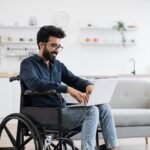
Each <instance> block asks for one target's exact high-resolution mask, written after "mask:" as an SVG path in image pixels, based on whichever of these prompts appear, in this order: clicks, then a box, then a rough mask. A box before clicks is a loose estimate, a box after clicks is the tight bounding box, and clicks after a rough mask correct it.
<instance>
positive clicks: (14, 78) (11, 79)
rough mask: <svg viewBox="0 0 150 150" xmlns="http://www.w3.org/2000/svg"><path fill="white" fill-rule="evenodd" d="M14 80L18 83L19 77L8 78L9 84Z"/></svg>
mask: <svg viewBox="0 0 150 150" xmlns="http://www.w3.org/2000/svg"><path fill="white" fill-rule="evenodd" d="M16 80H18V81H19V80H20V78H19V75H17V76H13V77H10V78H9V82H13V81H16Z"/></svg>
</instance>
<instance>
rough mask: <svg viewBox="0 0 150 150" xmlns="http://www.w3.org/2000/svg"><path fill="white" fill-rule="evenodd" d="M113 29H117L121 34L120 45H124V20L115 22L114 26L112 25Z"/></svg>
mask: <svg viewBox="0 0 150 150" xmlns="http://www.w3.org/2000/svg"><path fill="white" fill-rule="evenodd" d="M113 29H115V30H117V31H119V32H120V34H121V38H122V45H123V46H126V41H127V40H126V37H125V31H126V30H127V29H126V27H125V24H124V22H122V21H118V22H117V24H116V25H115V26H113Z"/></svg>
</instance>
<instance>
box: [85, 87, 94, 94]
mask: <svg viewBox="0 0 150 150" xmlns="http://www.w3.org/2000/svg"><path fill="white" fill-rule="evenodd" d="M92 91H93V85H88V86H87V87H86V95H87V96H89V95H90V94H91V93H92Z"/></svg>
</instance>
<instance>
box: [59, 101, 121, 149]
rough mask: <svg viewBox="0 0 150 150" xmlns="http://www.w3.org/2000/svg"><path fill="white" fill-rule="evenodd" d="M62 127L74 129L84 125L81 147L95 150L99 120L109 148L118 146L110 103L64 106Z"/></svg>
mask: <svg viewBox="0 0 150 150" xmlns="http://www.w3.org/2000/svg"><path fill="white" fill-rule="evenodd" d="M62 113H63V118H62V127H63V128H64V129H73V128H76V127H79V126H81V125H82V132H81V149H82V150H94V147H95V137H96V136H95V135H96V130H97V125H98V122H99V121H100V126H101V128H102V134H103V137H104V140H105V143H106V147H107V148H112V147H116V146H118V143H117V136H116V130H115V123H114V119H113V115H112V112H111V108H110V105H109V104H102V105H97V107H96V106H89V107H74V108H64V109H63V111H62Z"/></svg>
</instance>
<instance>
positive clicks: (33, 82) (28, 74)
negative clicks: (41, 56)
mask: <svg viewBox="0 0 150 150" xmlns="http://www.w3.org/2000/svg"><path fill="white" fill-rule="evenodd" d="M20 78H21V80H22V81H23V82H24V83H25V85H26V86H27V88H28V89H29V90H32V91H45V90H50V89H53V90H56V91H57V92H60V93H66V92H67V88H68V87H67V86H66V85H61V84H58V83H55V82H52V81H47V80H45V79H40V78H39V77H38V75H37V72H36V70H35V68H34V65H33V64H32V62H31V61H30V60H28V59H26V60H24V61H23V62H22V63H21V68H20Z"/></svg>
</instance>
